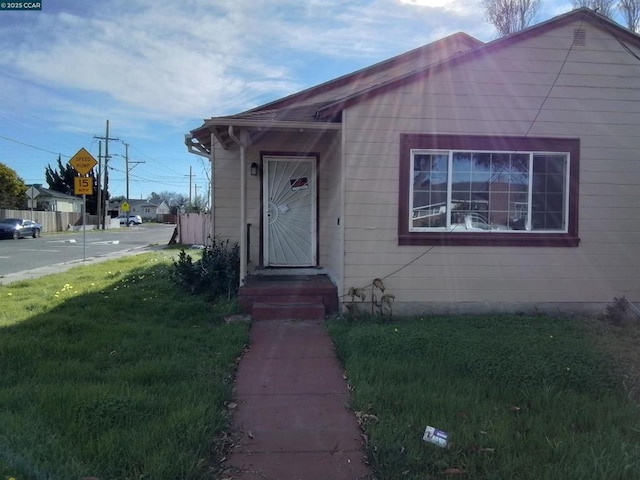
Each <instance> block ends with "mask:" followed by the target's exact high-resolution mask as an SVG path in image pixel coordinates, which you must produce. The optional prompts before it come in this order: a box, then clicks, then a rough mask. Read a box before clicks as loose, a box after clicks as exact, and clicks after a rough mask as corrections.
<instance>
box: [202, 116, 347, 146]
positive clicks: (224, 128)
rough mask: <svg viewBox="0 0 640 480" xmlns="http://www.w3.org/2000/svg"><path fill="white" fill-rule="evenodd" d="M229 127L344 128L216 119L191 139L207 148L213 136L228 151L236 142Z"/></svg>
mask: <svg viewBox="0 0 640 480" xmlns="http://www.w3.org/2000/svg"><path fill="white" fill-rule="evenodd" d="M229 127H234V128H236V127H237V128H240V129H246V130H250V131H255V132H265V131H298V132H304V131H312V130H313V131H337V130H340V129H341V128H342V125H341V124H340V123H335V122H299V121H286V120H247V119H240V118H229V117H216V118H210V119H207V120H205V121H204V124H203V125H202V126H201V127H199V128H196V129H195V130H191V132H190V134H191V138H192V139H196V140H197V142H198V143H199V144H200V145H202V146H204V147H205V148H207V149H208V148H210V146H211V134H212V133H213V135H214V136H215V138H216V140H217V141H218V142H219V143H220V145H222V147H223V148H224V149H225V150H226V149H228V148H229V147H231V146H232V145H234V143H235V142H234V141H233V139H232V138H231V136H230V135H229V133H228V132H229Z"/></svg>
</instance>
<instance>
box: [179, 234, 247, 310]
mask: <svg viewBox="0 0 640 480" xmlns="http://www.w3.org/2000/svg"><path fill="white" fill-rule="evenodd" d="M173 265H174V271H173V273H172V279H173V281H174V282H175V283H177V284H178V285H182V286H183V287H184V288H185V289H186V290H187V291H188V292H190V293H192V294H199V293H206V294H208V295H211V296H212V297H226V298H232V297H235V296H236V295H237V294H238V283H239V280H240V247H239V246H238V244H237V243H234V244H231V243H230V242H229V240H220V239H217V238H213V239H212V242H211V245H208V246H206V247H205V248H204V249H203V250H202V257H201V258H200V259H199V260H195V261H194V260H193V258H192V257H191V255H189V254H188V253H186V252H185V251H184V250H181V251H180V255H179V256H178V259H177V260H175V261H174V262H173Z"/></svg>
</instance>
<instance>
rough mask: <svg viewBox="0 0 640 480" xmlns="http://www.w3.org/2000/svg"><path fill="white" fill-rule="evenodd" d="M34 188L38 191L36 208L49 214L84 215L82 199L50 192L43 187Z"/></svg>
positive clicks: (35, 199) (53, 191) (34, 186)
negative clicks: (68, 213) (67, 213)
mask: <svg viewBox="0 0 640 480" xmlns="http://www.w3.org/2000/svg"><path fill="white" fill-rule="evenodd" d="M33 188H35V189H36V190H37V191H38V195H37V196H36V197H35V198H34V201H35V203H36V205H35V206H36V208H38V209H40V210H46V211H49V212H70V213H82V197H74V196H73V195H66V194H64V193H60V192H56V191H55V190H49V189H48V188H43V187H42V185H33Z"/></svg>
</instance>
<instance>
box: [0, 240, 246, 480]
mask: <svg viewBox="0 0 640 480" xmlns="http://www.w3.org/2000/svg"><path fill="white" fill-rule="evenodd" d="M174 253H175V252H174ZM174 257H175V255H174ZM172 262H173V258H172V257H171V256H170V255H169V254H167V253H155V254H144V255H137V256H133V257H127V258H122V259H119V260H113V261H108V262H104V263H99V264H95V265H90V266H82V267H78V268H75V269H73V270H69V271H68V272H66V273H63V274H59V275H52V276H48V277H43V278H40V279H37V280H31V281H26V282H19V283H15V284H10V285H7V286H0V365H2V375H1V376H0V405H2V408H1V409H0V479H4V478H9V477H14V478H15V479H16V480H22V479H38V480H39V479H43V480H44V479H47V480H53V479H65V480H66V479H72V478H76V479H79V478H83V477H92V476H93V477H97V478H100V479H102V480H106V479H110V480H112V479H113V480H116V479H123V480H124V479H127V480H128V479H136V480H137V479H143V478H145V479H168V478H176V479H177V478H180V479H205V478H215V471H216V469H217V468H218V461H219V458H218V453H219V447H220V446H219V445H217V444H216V438H217V436H218V435H219V434H220V432H221V431H222V430H224V429H225V428H226V427H227V426H228V420H229V419H228V415H227V413H226V408H225V403H226V402H227V401H228V399H229V398H230V395H231V380H232V375H233V372H234V369H235V365H236V361H237V358H238V356H239V355H240V353H241V351H242V349H243V347H244V345H245V344H246V342H247V338H248V336H247V333H248V326H247V325H242V324H233V325H227V324H225V323H224V321H223V318H224V316H225V315H226V314H228V313H231V312H232V311H235V308H236V305H235V304H234V303H231V302H229V303H220V304H217V305H215V306H212V305H211V303H208V302H206V301H205V300H204V299H203V297H201V296H192V295H185V294H184V293H183V292H181V291H180V289H179V288H177V287H176V286H175V284H173V283H172V281H171V280H170V274H171V271H172V269H173V264H172Z"/></svg>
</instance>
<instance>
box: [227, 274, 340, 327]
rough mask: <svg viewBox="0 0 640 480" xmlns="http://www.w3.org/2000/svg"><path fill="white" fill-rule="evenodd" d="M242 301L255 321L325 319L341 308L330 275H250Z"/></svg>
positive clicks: (242, 305)
mask: <svg viewBox="0 0 640 480" xmlns="http://www.w3.org/2000/svg"><path fill="white" fill-rule="evenodd" d="M239 300H240V307H241V309H242V310H243V311H244V312H245V313H248V314H251V315H252V316H253V318H254V319H255V320H282V319H301V320H323V319H324V318H325V316H326V315H327V314H330V313H333V312H335V311H336V310H337V309H338V295H337V289H336V286H335V285H334V284H333V283H332V282H331V280H329V278H328V277H327V276H326V275H297V276H274V275H270V276H260V275H256V276H249V277H247V279H246V284H245V285H244V286H242V287H240V291H239Z"/></svg>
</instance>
